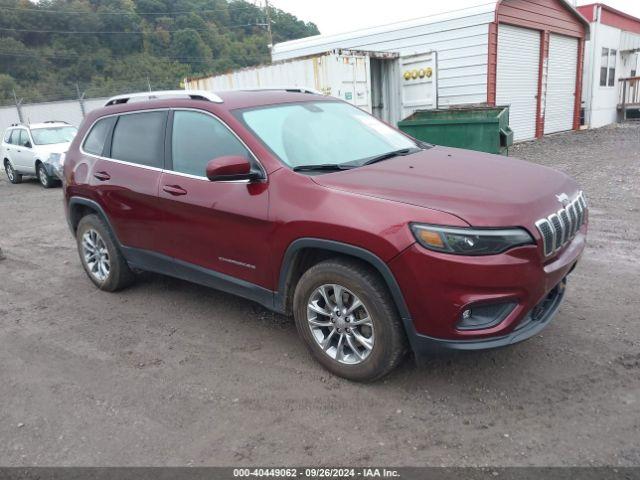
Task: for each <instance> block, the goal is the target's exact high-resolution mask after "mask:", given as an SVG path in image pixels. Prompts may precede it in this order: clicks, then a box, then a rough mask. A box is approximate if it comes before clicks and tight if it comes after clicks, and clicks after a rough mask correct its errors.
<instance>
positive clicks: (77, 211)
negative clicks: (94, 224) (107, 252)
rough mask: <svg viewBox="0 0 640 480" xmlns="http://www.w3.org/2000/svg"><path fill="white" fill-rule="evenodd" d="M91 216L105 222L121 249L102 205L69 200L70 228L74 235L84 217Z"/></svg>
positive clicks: (87, 200) (76, 199)
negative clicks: (94, 215) (96, 216)
mask: <svg viewBox="0 0 640 480" xmlns="http://www.w3.org/2000/svg"><path fill="white" fill-rule="evenodd" d="M91 214H96V215H98V216H99V217H100V218H101V219H102V221H104V223H105V225H106V226H107V228H108V229H109V230H110V232H111V235H112V236H113V238H114V239H115V241H116V243H117V245H118V247H120V246H121V245H120V241H119V240H118V237H117V235H116V232H115V230H114V229H113V226H112V225H111V222H110V221H109V217H107V214H106V213H105V211H104V210H103V208H102V207H101V206H100V204H99V203H97V202H95V201H93V200H90V199H88V198H82V197H71V199H70V200H69V227H71V231H72V232H73V233H74V234H75V232H76V230H77V229H78V224H79V223H80V220H81V219H82V217H84V216H86V215H91Z"/></svg>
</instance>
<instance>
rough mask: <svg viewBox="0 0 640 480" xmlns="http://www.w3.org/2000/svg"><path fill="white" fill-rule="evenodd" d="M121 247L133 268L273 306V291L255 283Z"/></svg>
mask: <svg viewBox="0 0 640 480" xmlns="http://www.w3.org/2000/svg"><path fill="white" fill-rule="evenodd" d="M120 249H121V251H122V254H123V255H124V258H125V259H126V260H127V263H128V264H129V266H131V268H138V269H140V270H145V271H147V272H154V273H160V274H162V275H167V276H169V277H175V278H179V279H182V280H187V281H189V282H193V283H197V284H199V285H203V286H205V287H210V288H215V289H216V290H221V291H223V292H227V293H231V294H233V295H238V296H239V297H243V298H246V299H248V300H252V301H254V302H257V303H260V304H261V305H263V306H265V307H267V308H269V309H273V292H272V291H271V290H269V289H266V288H264V287H260V286H259V285H256V284H254V283H251V282H247V281H245V280H241V279H239V278H236V277H232V276H230V275H225V274H224V273H220V272H217V271H215V270H210V269H208V268H204V267H201V266H199V265H194V264H192V263H188V262H184V261H182V260H178V259H176V258H173V257H169V256H166V255H162V254H160V253H157V252H151V251H148V250H142V249H139V248H131V247H124V246H121V247H120Z"/></svg>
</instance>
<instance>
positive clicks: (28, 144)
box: [24, 142, 33, 148]
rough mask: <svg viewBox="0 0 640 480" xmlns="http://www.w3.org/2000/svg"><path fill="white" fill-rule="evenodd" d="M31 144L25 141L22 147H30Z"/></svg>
mask: <svg viewBox="0 0 640 480" xmlns="http://www.w3.org/2000/svg"><path fill="white" fill-rule="evenodd" d="M32 146H33V145H31V142H27V143H25V144H24V148H31V147H32Z"/></svg>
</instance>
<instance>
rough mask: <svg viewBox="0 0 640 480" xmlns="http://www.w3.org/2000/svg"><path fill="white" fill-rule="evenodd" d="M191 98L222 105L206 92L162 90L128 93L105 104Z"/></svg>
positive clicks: (219, 99) (219, 100) (117, 96)
mask: <svg viewBox="0 0 640 480" xmlns="http://www.w3.org/2000/svg"><path fill="white" fill-rule="evenodd" d="M184 97H187V98H190V99H191V100H207V101H209V102H214V103H222V102H223V101H222V99H221V98H220V97H219V96H218V95H216V94H215V93H211V92H207V91H205V90H161V91H157V92H138V93H126V94H124V95H116V96H115V97H111V98H110V99H109V100H107V102H106V103H105V104H104V106H105V107H108V106H110V105H119V104H122V103H127V102H128V101H129V100H157V99H159V98H184Z"/></svg>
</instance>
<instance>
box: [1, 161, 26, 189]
mask: <svg viewBox="0 0 640 480" xmlns="http://www.w3.org/2000/svg"><path fill="white" fill-rule="evenodd" d="M4 171H5V172H6V174H7V178H8V179H9V181H10V182H11V183H14V184H15V183H22V175H20V174H19V173H18V172H16V171H15V170H14V169H13V166H12V165H11V162H10V161H9V160H5V162H4Z"/></svg>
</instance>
